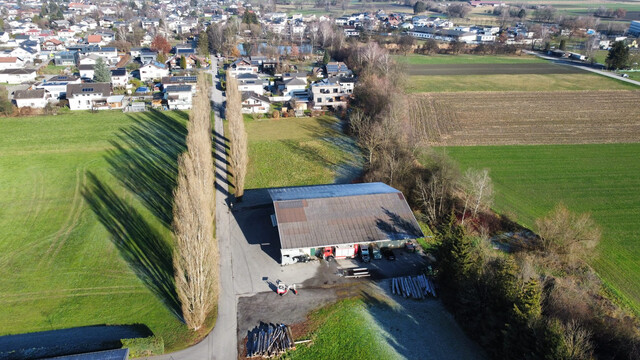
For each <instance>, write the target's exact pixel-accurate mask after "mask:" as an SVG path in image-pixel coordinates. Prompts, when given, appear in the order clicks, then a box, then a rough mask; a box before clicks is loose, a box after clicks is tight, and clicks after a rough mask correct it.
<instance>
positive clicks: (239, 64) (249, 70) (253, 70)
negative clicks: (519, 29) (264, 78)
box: [227, 58, 258, 76]
mask: <svg viewBox="0 0 640 360" xmlns="http://www.w3.org/2000/svg"><path fill="white" fill-rule="evenodd" d="M227 72H228V73H229V75H231V76H237V75H238V74H257V73H258V65H254V64H252V63H251V61H250V60H247V59H244V58H241V59H238V60H236V61H234V62H232V63H231V65H229V69H228V70H227Z"/></svg>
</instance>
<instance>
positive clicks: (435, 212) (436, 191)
mask: <svg viewBox="0 0 640 360" xmlns="http://www.w3.org/2000/svg"><path fill="white" fill-rule="evenodd" d="M431 161H432V163H431V164H428V166H427V167H428V173H427V176H424V177H419V178H418V179H417V182H416V184H417V185H416V191H417V194H416V195H417V197H416V198H417V199H418V200H419V201H420V203H421V205H422V210H423V211H424V213H425V215H426V216H427V221H428V222H429V223H430V224H432V225H436V224H438V223H439V222H440V220H442V219H443V218H444V217H445V216H447V215H448V214H450V212H451V209H452V198H453V191H454V186H455V184H456V183H457V180H458V177H459V175H458V170H457V168H456V166H455V165H454V164H453V163H451V161H450V160H449V158H448V157H447V156H446V155H439V154H435V153H434V154H432V155H431Z"/></svg>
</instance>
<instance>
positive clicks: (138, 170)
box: [0, 111, 212, 351]
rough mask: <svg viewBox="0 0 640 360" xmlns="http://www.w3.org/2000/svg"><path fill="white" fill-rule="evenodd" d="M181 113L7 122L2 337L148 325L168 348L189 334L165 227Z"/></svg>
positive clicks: (0, 144)
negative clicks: (181, 311) (180, 313)
mask: <svg viewBox="0 0 640 360" xmlns="http://www.w3.org/2000/svg"><path fill="white" fill-rule="evenodd" d="M186 116H187V115H186V114H183V113H141V114H135V115H131V116H128V115H126V114H124V113H122V112H115V111H113V112H112V111H110V112H100V113H95V114H93V113H89V112H73V113H69V114H65V115H57V116H41V117H29V118H5V119H1V120H0V121H1V123H2V129H3V136H2V137H1V139H0V238H2V241H0V289H2V293H1V294H0V304H1V306H0V318H2V319H3V321H2V322H1V323H0V335H6V334H16V333H25V332H35V331H44V330H53V329H61V328H70V327H76V326H86V325H99V324H144V325H146V326H147V327H148V328H149V329H150V330H151V331H152V332H153V333H154V334H156V335H159V336H162V338H163V339H164V342H165V348H166V350H168V351H171V350H177V349H179V348H183V347H186V346H187V345H189V344H190V343H192V342H193V341H194V339H195V335H194V334H193V333H191V332H190V331H188V330H187V328H186V326H184V325H183V324H182V322H181V321H179V320H178V318H177V317H176V316H174V315H173V311H175V310H176V301H175V293H174V290H173V283H172V282H173V274H172V272H173V270H172V263H171V248H172V239H171V233H170V231H169V228H168V225H167V219H170V215H169V214H170V208H169V207H170V206H171V203H172V197H171V189H172V184H173V181H174V180H175V178H173V176H174V175H175V171H176V170H175V168H176V161H175V159H176V156H177V154H178V153H179V152H181V151H183V149H184V145H183V143H184V136H185V135H186V134H185V132H186V130H185V121H186V120H185V119H186ZM115 146H120V147H121V148H120V149H118V150H116V148H115ZM210 325H212V324H210ZM209 328H210V327H209Z"/></svg>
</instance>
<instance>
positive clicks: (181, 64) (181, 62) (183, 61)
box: [180, 55, 187, 69]
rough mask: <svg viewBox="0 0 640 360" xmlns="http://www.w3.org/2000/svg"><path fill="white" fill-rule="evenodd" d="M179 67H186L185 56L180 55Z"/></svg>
mask: <svg viewBox="0 0 640 360" xmlns="http://www.w3.org/2000/svg"><path fill="white" fill-rule="evenodd" d="M180 67H181V68H183V69H186V68H187V58H185V57H184V55H182V56H180Z"/></svg>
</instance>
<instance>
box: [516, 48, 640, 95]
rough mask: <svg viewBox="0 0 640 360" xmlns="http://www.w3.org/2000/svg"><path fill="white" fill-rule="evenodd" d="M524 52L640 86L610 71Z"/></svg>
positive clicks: (638, 82) (638, 83)
mask: <svg viewBox="0 0 640 360" xmlns="http://www.w3.org/2000/svg"><path fill="white" fill-rule="evenodd" d="M524 52H525V53H527V54H531V55H535V56H537V57H539V58H542V59H546V60H551V61H553V62H554V63H555V64H562V65H568V66H572V67H574V68H577V69H581V70H584V71H590V72H592V73H596V74H600V75H603V76H607V77H610V78H612V79H616V80H620V81H624V82H628V83H629V84H634V85H638V86H640V81H636V80H631V79H627V78H623V77H622V76H620V75H619V74H616V73H612V72H610V71H604V70H598V69H594V68H592V67H589V66H586V65H580V64H579V63H577V62H575V61H569V60H560V59H558V58H555V57H551V56H546V55H543V54H540V53H538V52H534V51H528V50H525V51H524Z"/></svg>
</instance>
